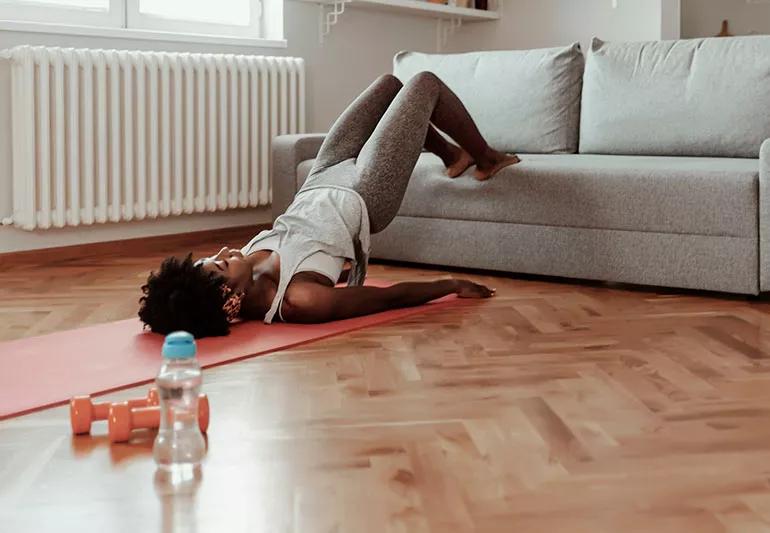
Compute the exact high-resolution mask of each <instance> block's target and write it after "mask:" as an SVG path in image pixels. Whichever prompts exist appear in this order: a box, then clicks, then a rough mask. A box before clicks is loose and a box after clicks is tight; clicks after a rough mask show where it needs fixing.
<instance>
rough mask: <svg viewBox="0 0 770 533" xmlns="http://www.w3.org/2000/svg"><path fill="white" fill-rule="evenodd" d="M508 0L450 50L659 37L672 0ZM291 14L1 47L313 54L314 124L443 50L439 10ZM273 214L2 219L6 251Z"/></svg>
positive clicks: (6, 116) (1, 159) (1, 104)
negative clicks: (142, 35) (225, 41)
mask: <svg viewBox="0 0 770 533" xmlns="http://www.w3.org/2000/svg"><path fill="white" fill-rule="evenodd" d="M502 1H503V2H504V9H503V17H502V19H501V20H500V21H497V22H490V23H478V24H469V25H466V26H464V27H462V28H460V29H459V30H458V32H457V33H456V34H455V35H454V36H452V37H451V39H450V42H449V44H448V46H447V51H470V50H478V49H501V48H535V47H544V46H556V45H562V44H568V43H571V42H574V41H581V42H583V43H585V44H587V43H588V42H590V39H591V37H592V36H594V35H596V36H598V37H601V38H603V39H606V40H647V39H658V38H660V35H661V18H660V17H661V14H660V13H661V8H660V2H661V1H668V0H619V7H618V8H617V9H613V8H612V1H611V0H502ZM677 1H678V0H677ZM285 20H286V24H285V29H286V38H287V40H288V42H289V46H288V48H287V49H259V48H250V47H243V46H225V45H200V44H197V45H196V44H188V43H165V42H159V41H137V40H125V39H111V38H101V37H100V38H97V37H79V36H62V35H45V34H36V33H21V32H7V31H0V49H3V48H8V47H12V46H16V45H19V44H33V45H34V44H42V45H53V46H75V47H92V48H116V49H126V48H127V49H139V50H169V51H193V52H233V53H256V54H272V55H293V56H299V57H303V58H305V60H306V65H307V73H308V82H307V84H308V85H307V94H308V131H326V130H327V129H328V127H329V125H330V124H331V123H332V122H333V121H334V119H335V118H336V117H337V116H338V115H339V113H340V112H341V111H342V110H343V109H344V108H345V106H346V105H347V104H348V103H349V102H350V101H351V100H352V99H353V98H354V97H355V96H356V95H357V94H358V93H359V92H360V91H361V90H362V89H363V88H364V87H366V86H367V85H368V84H369V83H370V82H371V80H372V79H374V78H375V77H376V76H377V75H379V74H381V73H383V72H388V71H390V69H391V59H392V57H393V55H394V54H395V53H396V52H397V51H399V50H407V49H408V50H419V51H427V52H433V51H435V43H436V23H435V21H433V20H432V19H426V18H420V17H411V16H408V15H399V14H384V13H379V12H373V11H363V10H357V9H354V8H351V9H348V10H347V12H346V13H345V15H344V16H343V17H342V19H341V20H340V22H339V24H338V25H337V26H336V27H335V28H334V29H333V31H332V34H331V36H330V37H329V38H328V41H327V42H326V43H325V44H324V45H323V46H319V44H318V30H317V25H318V8H317V7H316V6H315V5H312V4H306V3H300V2H293V1H287V2H286V7H285ZM8 81H9V80H8V73H7V71H5V72H3V70H2V69H0V218H4V217H7V216H9V215H10V212H11V195H10V193H11V188H10V187H11V142H10V105H9V103H8V101H9V98H8V97H7V93H8V91H9V84H8ZM269 220H270V217H269V212H268V210H266V209H262V210H246V211H239V212H233V213H230V212H228V213H222V214H211V215H191V216H186V217H181V218H171V219H159V220H155V221H144V222H138V223H131V224H106V225H99V226H93V227H85V228H64V229H59V230H47V231H39V232H26V231H21V230H17V229H15V228H13V227H8V226H6V227H0V253H2V252H6V251H14V250H26V249H36V248H43V247H48V246H64V245H69V244H80V243H86V242H98V241H105V240H117V239H124V238H132V237H140V236H150V235H162V234H169V233H178V232H181V231H186V230H189V231H193V230H199V229H208V228H211V229H213V228H218V227H228V226H236V225H243V224H249V223H255V224H256V223H264V222H268V221H269Z"/></svg>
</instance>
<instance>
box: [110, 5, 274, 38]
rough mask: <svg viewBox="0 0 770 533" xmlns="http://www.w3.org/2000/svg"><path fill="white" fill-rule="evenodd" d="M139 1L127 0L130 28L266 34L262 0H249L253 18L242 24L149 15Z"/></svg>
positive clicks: (127, 17) (202, 32) (204, 32)
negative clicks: (144, 11)
mask: <svg viewBox="0 0 770 533" xmlns="http://www.w3.org/2000/svg"><path fill="white" fill-rule="evenodd" d="M139 1H140V0H125V2H126V28H128V29H130V30H154V31H164V32H171V33H198V34H203V35H225V36H231V37H251V38H254V39H259V38H261V37H262V36H263V34H264V31H263V28H262V2H261V1H260V0H249V3H250V11H251V20H250V21H249V23H248V24H244V25H242V26H236V25H231V24H216V23H210V22H198V21H193V20H179V19H171V18H165V17H159V16H154V15H147V14H145V13H142V12H140V11H139ZM212 1H216V0H212Z"/></svg>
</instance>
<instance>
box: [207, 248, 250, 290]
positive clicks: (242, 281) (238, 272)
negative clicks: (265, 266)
mask: <svg viewBox="0 0 770 533" xmlns="http://www.w3.org/2000/svg"><path fill="white" fill-rule="evenodd" d="M199 263H200V265H201V269H203V271H204V272H213V273H215V274H217V275H219V276H222V277H223V278H225V280H226V281H227V285H228V286H229V287H230V288H231V289H233V290H234V291H243V290H246V288H247V287H248V286H249V285H250V284H251V274H252V272H251V271H252V267H251V263H249V262H248V261H246V259H245V258H244V257H243V254H242V253H241V251H240V250H236V249H233V248H222V249H221V250H219V253H218V254H217V255H214V256H212V257H205V258H203V259H201V260H199Z"/></svg>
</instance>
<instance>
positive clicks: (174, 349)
mask: <svg viewBox="0 0 770 533" xmlns="http://www.w3.org/2000/svg"><path fill="white" fill-rule="evenodd" d="M195 353H196V347H195V339H194V338H193V336H192V335H190V334H189V333H187V332H186V331H176V332H174V333H171V334H169V335H168V336H166V341H165V342H164V343H163V364H162V365H161V367H160V372H158V377H157V378H156V379H155V384H156V385H157V387H158V395H159V396H160V427H159V428H158V436H157V437H156V438H155V444H154V446H153V449H152V454H153V457H154V458H155V462H156V463H157V465H158V467H159V468H160V469H162V470H166V471H169V472H170V473H173V474H181V475H182V476H184V475H185V473H189V475H192V474H193V472H194V471H195V469H196V468H197V467H198V466H199V465H200V463H201V461H202V460H203V456H204V454H205V453H206V443H205V441H204V440H203V435H202V434H201V430H200V427H199V422H198V402H199V400H198V395H199V393H200V388H201V383H202V381H203V379H202V377H201V367H200V365H199V364H198V360H197V359H196V357H195Z"/></svg>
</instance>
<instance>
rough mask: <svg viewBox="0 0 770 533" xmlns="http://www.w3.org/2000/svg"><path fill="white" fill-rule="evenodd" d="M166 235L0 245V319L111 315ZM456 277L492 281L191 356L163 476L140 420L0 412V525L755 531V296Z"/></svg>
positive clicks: (768, 325)
mask: <svg viewBox="0 0 770 533" xmlns="http://www.w3.org/2000/svg"><path fill="white" fill-rule="evenodd" d="M239 242H240V240H236V241H234V242H231V243H222V244H233V245H235V244H238V243H239ZM216 244H219V243H214V242H201V243H200V246H197V247H196V248H197V251H198V252H201V253H202V252H209V251H211V250H213V249H214V248H215V247H216V246H215V245H216ZM170 251H172V252H177V253H179V252H182V251H183V250H180V249H176V250H170ZM164 255H166V254H165V253H163V252H161V251H157V252H153V253H152V254H147V255H144V256H136V255H130V254H128V253H126V254H119V253H116V254H111V255H108V256H101V257H83V258H80V259H77V260H75V259H70V260H66V261H62V262H58V263H57V262H47V263H46V264H36V263H34V262H27V263H19V264H3V265H2V268H0V314H1V315H2V320H0V338H2V339H11V338H18V337H24V336H29V335H38V334H42V333H46V332H50V331H55V330H59V329H66V328H72V327H78V326H80V325H84V324H92V323H97V322H104V321H109V320H117V319H121V318H126V317H130V316H133V315H134V313H135V311H136V299H137V297H138V293H137V287H138V285H139V284H140V283H141V281H142V280H143V279H144V277H145V276H146V273H147V271H148V270H149V269H150V268H152V267H154V266H156V265H157V264H158V262H159V260H160V258H161V257H163V256H164ZM0 261H2V259H0ZM371 275H372V276H375V277H379V278H387V279H392V280H405V279H429V278H434V277H439V276H445V275H452V276H460V275H463V276H466V274H460V273H459V272H457V271H439V270H432V269H415V268H404V267H401V266H395V265H377V264H375V265H373V266H372V268H371ZM467 277H470V278H472V279H474V280H478V281H480V282H483V283H488V284H490V285H491V286H494V287H496V288H497V294H498V296H497V297H495V298H494V299H491V300H488V301H484V302H468V303H463V304H462V305H457V306H454V307H449V308H445V309H441V310H438V311H434V312H429V313H425V314H421V315H416V316H412V317H409V318H407V319H405V320H401V321H398V322H394V323H390V324H385V325H380V326H376V327H372V328H368V329H364V330H359V331H355V332H352V333H349V334H346V335H342V336H338V337H334V338H330V339H326V340H322V341H319V342H316V343H313V344H310V345H306V346H303V347H301V348H299V349H292V350H287V351H283V352H278V353H275V354H271V355H267V356H263V357H258V358H255V359H251V360H246V361H242V362H238V363H235V364H230V365H225V366H222V367H217V368H214V369H210V370H208V371H206V372H205V376H204V379H205V391H206V392H207V393H208V395H209V397H210V400H211V409H212V423H211V428H210V432H209V435H208V455H207V459H206V462H205V464H204V468H203V477H202V479H201V480H200V481H199V483H197V484H195V485H194V486H193V488H191V489H190V490H189V491H188V492H185V493H177V494H168V493H166V492H165V491H164V490H163V489H162V488H158V487H156V486H154V485H153V472H154V465H153V462H152V457H151V455H150V448H151V445H152V437H153V435H152V433H137V438H136V439H134V440H133V441H132V442H130V443H128V444H123V445H116V446H112V447H110V446H109V445H108V443H107V441H106V438H105V436H104V435H105V433H106V429H105V428H104V427H103V426H102V425H98V426H96V428H95V430H94V435H93V436H90V437H89V436H86V437H77V438H72V437H70V435H69V434H68V419H67V411H66V409H65V408H55V409H49V410H46V411H42V412H39V413H35V414H31V415H28V416H24V417H20V418H16V419H11V420H7V421H4V422H0V530H1V531H3V532H6V531H7V532H17V531H20V532H21V531H24V532H26V531H35V532H43V531H57V532H58V531H78V532H83V531H95V532H96V531H98V532H103V531H110V532H112V531H200V532H208V531H216V532H219V531H222V532H234V531H250V532H251V531H268V532H273V531H277V532H284V531H286V532H289V531H291V532H294V531H297V532H315V531H319V532H370V531H371V532H379V531H383V532H404V531H409V532H411V531H415V532H422V531H435V532H454V531H462V532H465V531H474V532H498V531H499V532H503V531H505V532H509V531H516V532H518V531H521V532H549V533H550V532H562V531H563V532H570V533H580V532H590V533H597V532H698V533H709V532H747V533H748V532H758V531H770V364H769V362H770V316H768V304H766V303H764V302H761V301H753V300H747V299H745V298H740V297H727V296H718V295H707V294H698V293H693V292H687V293H678V292H676V291H661V290H655V289H639V288H636V289H633V288H627V287H613V286H603V285H597V284H579V283H567V282H561V281H559V280H543V279H516V278H513V277H506V276H499V277H498V276H492V275H489V274H488V273H471V274H467ZM139 395H141V391H139V390H128V391H123V392H121V393H116V394H114V395H111V396H110V397H111V398H126V397H132V396H139Z"/></svg>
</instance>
